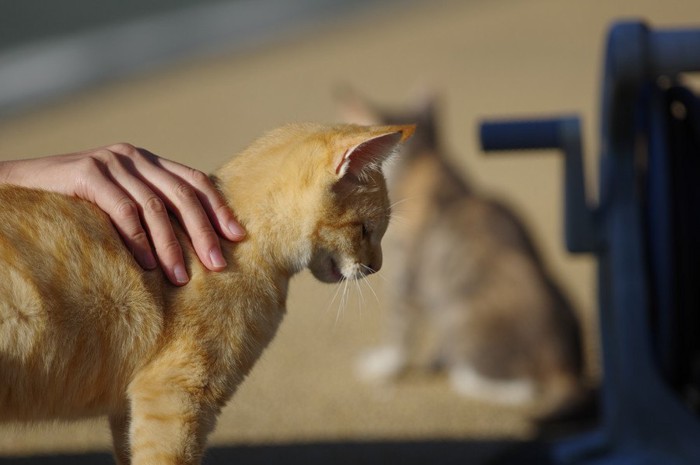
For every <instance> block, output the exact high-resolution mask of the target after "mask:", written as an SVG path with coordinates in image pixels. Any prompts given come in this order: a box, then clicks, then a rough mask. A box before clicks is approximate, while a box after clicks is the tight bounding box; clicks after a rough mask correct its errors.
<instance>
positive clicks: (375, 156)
mask: <svg viewBox="0 0 700 465" xmlns="http://www.w3.org/2000/svg"><path fill="white" fill-rule="evenodd" d="M415 129H416V127H415V126H413V125H405V126H386V127H385V130H386V132H384V133H381V132H380V133H379V134H377V133H376V132H374V133H372V134H371V135H368V137H367V138H366V139H365V140H363V141H362V142H360V143H359V144H355V145H352V146H351V147H349V148H348V149H347V150H346V151H345V152H344V153H343V154H342V156H340V157H337V159H336V162H335V166H336V168H335V173H336V175H337V176H338V178H339V179H340V178H343V177H347V176H352V177H354V178H359V177H360V175H361V174H362V172H363V171H365V170H368V169H375V168H381V166H382V164H383V163H384V162H385V161H386V160H387V159H388V158H389V157H390V156H391V155H392V154H393V153H394V152H395V150H396V147H397V146H398V145H399V144H400V143H401V142H403V141H405V140H406V139H408V138H409V137H411V135H412V134H413V132H414V131H415Z"/></svg>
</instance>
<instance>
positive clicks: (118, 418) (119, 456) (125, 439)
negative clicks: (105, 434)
mask: <svg viewBox="0 0 700 465" xmlns="http://www.w3.org/2000/svg"><path fill="white" fill-rule="evenodd" d="M109 427H110V429H111V430H112V444H113V447H114V460H115V461H116V462H117V465H130V464H131V458H130V452H129V414H128V413H126V412H123V413H117V414H113V415H110V416H109Z"/></svg>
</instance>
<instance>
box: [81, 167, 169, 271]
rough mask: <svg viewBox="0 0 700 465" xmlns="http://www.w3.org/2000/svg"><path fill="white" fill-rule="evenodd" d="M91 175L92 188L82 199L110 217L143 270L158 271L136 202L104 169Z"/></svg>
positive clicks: (83, 194) (85, 192) (94, 171)
mask: <svg viewBox="0 0 700 465" xmlns="http://www.w3.org/2000/svg"><path fill="white" fill-rule="evenodd" d="M90 176H91V177H92V180H91V182H90V183H84V184H86V185H88V184H89V186H91V187H89V188H87V189H89V190H88V191H86V190H83V191H82V192H80V193H79V196H80V197H83V198H85V199H86V200H90V201H92V202H94V203H95V204H97V206H98V207H100V208H101V209H102V210H104V211H105V212H106V213H107V215H109V217H110V219H111V220H112V224H113V225H114V227H115V229H116V230H117V232H118V233H119V235H120V236H121V237H122V240H123V241H124V243H125V244H126V246H127V248H128V249H129V250H130V251H131V253H132V255H133V256H134V258H135V259H136V261H137V262H138V264H139V265H140V266H141V267H142V268H144V269H147V270H152V269H153V268H155V267H156V266H157V262H156V259H155V257H154V255H153V251H152V249H151V244H150V242H149V240H148V235H147V233H146V231H145V229H144V228H143V225H142V224H141V220H140V217H139V209H138V206H137V205H136V203H135V202H134V200H133V199H132V198H131V197H129V196H128V195H127V194H126V193H125V192H124V191H123V190H122V189H121V188H120V187H119V186H117V185H116V184H114V182H113V181H112V180H111V179H110V178H109V177H108V176H107V175H105V174H104V173H103V172H102V171H101V170H99V169H96V170H93V172H92V174H91V175H90Z"/></svg>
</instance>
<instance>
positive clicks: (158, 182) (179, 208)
mask: <svg viewBox="0 0 700 465" xmlns="http://www.w3.org/2000/svg"><path fill="white" fill-rule="evenodd" d="M139 173H140V175H141V176H142V179H143V180H144V181H145V182H147V183H148V185H149V186H150V188H151V189H153V191H154V192H156V193H157V194H158V195H159V196H160V198H161V199H163V201H164V202H165V203H166V205H167V207H168V208H169V209H170V210H171V211H172V212H173V213H174V214H175V215H176V216H177V217H178V219H179V220H180V223H181V224H182V227H183V228H184V229H185V231H186V232H187V235H188V236H189V237H190V239H191V241H192V246H193V247H194V249H195V252H196V253H197V256H198V257H199V259H200V261H201V262H202V264H204V266H206V267H207V268H208V269H210V270H213V271H219V270H222V269H224V268H225V267H226V260H225V259H224V256H223V253H222V251H221V244H220V242H219V237H218V235H217V234H216V232H215V231H214V228H213V227H212V223H211V221H210V219H209V216H208V215H207V213H206V211H205V209H204V206H203V205H202V203H201V202H200V199H199V196H198V195H197V191H196V189H195V188H194V187H193V186H192V185H190V184H189V183H187V182H186V181H185V180H183V179H181V178H180V177H179V176H177V175H175V174H173V173H171V172H170V171H168V170H167V169H165V168H162V167H160V166H158V165H155V164H152V165H150V166H143V167H141V170H140V171H139Z"/></svg>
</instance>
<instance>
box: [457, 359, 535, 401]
mask: <svg viewBox="0 0 700 465" xmlns="http://www.w3.org/2000/svg"><path fill="white" fill-rule="evenodd" d="M449 379H450V384H451V386H452V389H453V390H454V391H455V392H456V393H457V394H460V395H462V396H466V397H471V398H474V399H478V400H483V401H487V402H492V403H496V404H501V405H506V406H512V407H515V406H521V405H527V404H530V403H532V402H533V401H534V400H535V398H536V389H535V384H534V382H533V381H532V380H530V379H525V378H522V379H507V380H497V379H493V378H488V377H485V376H483V375H481V374H479V373H478V372H477V371H476V370H474V369H473V368H472V367H470V366H468V365H458V366H455V367H452V368H451V369H450V372H449Z"/></svg>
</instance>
